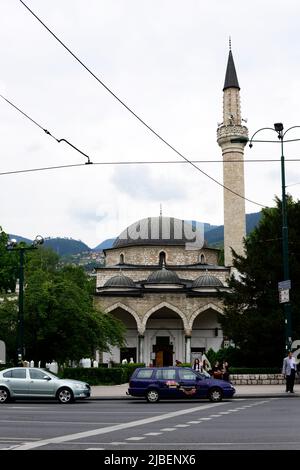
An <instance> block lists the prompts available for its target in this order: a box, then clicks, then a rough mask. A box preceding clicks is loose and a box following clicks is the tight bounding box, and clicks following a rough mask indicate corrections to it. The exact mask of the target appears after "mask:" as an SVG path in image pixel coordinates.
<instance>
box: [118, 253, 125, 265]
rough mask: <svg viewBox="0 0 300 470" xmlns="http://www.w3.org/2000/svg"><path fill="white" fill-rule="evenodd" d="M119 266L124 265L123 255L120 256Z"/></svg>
mask: <svg viewBox="0 0 300 470" xmlns="http://www.w3.org/2000/svg"><path fill="white" fill-rule="evenodd" d="M119 264H124V255H123V253H121V254H120V262H119Z"/></svg>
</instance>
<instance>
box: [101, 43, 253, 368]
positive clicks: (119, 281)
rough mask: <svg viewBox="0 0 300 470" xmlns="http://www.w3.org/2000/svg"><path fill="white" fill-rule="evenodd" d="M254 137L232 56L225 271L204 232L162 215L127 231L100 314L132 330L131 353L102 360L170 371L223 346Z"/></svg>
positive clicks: (111, 260)
mask: <svg viewBox="0 0 300 470" xmlns="http://www.w3.org/2000/svg"><path fill="white" fill-rule="evenodd" d="M247 136H248V129H247V128H246V127H245V126H243V125H242V119H241V110H240V87H239V83H238V79H237V74H236V69H235V65H234V60H233V55H232V51H231V50H230V51H229V56H228V62H227V69H226V75H225V83H224V88H223V122H222V123H221V124H220V125H219V127H218V130H217V142H218V144H219V146H220V147H221V149H222V155H223V184H224V266H222V265H220V264H219V250H218V249H215V248H210V247H209V246H207V243H206V242H205V240H204V236H203V227H198V226H197V227H194V226H193V225H192V224H191V223H188V222H186V221H183V220H180V219H176V218H170V217H164V216H162V215H160V216H159V217H147V218H145V219H142V220H139V221H137V222H136V223H135V224H132V225H131V226H130V227H128V228H126V229H125V230H124V231H123V232H122V233H121V234H120V235H119V237H118V238H117V239H116V240H115V242H114V244H113V247H112V248H110V249H106V250H105V265H104V267H101V268H98V269H97V282H96V295H95V305H96V308H98V309H99V310H101V311H102V312H105V313H110V314H112V315H113V316H115V317H116V318H118V319H120V320H121V321H122V322H123V323H124V325H125V326H126V347H125V348H121V349H119V348H113V349H112V351H111V353H110V354H108V353H103V354H102V356H103V357H102V361H103V362H108V361H109V360H113V361H114V362H121V361H122V360H124V359H127V360H128V362H129V360H130V359H131V358H132V360H133V361H134V362H144V363H146V364H147V365H149V364H151V365H153V366H169V365H173V364H174V362H175V360H180V361H181V362H190V361H191V360H193V359H194V358H195V357H197V356H199V355H200V354H201V353H205V352H207V351H208V350H209V349H210V348H213V349H214V350H215V351H217V350H218V349H219V348H220V347H222V346H224V337H223V332H222V329H221V327H220V324H219V322H218V316H219V314H222V312H223V303H222V292H224V291H227V290H228V287H227V282H226V281H227V280H228V278H229V276H230V275H231V273H232V270H233V267H232V251H231V248H233V249H234V250H235V252H237V253H238V254H242V253H243V237H245V234H246V227H245V200H244V199H243V196H244V164H243V158H244V146H245V142H246V139H245V137H247ZM243 138H244V139H243ZM232 139H235V140H238V139H240V141H238V142H232ZM239 195H240V196H242V197H240V196H239Z"/></svg>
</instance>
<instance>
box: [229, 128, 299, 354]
mask: <svg viewBox="0 0 300 470" xmlns="http://www.w3.org/2000/svg"><path fill="white" fill-rule="evenodd" d="M299 127H300V126H292V127H290V128H289V129H287V130H286V131H285V132H283V129H284V128H283V124H282V123H281V122H277V123H275V124H274V128H272V127H263V128H261V129H258V131H256V132H254V134H253V136H252V137H251V139H250V140H249V139H248V138H247V137H243V136H241V137H237V138H235V139H232V140H231V142H233V143H234V142H241V141H243V142H247V141H248V140H249V147H250V148H252V147H253V142H269V143H270V142H272V143H278V141H277V140H275V141H274V140H253V138H254V136H255V135H256V134H258V133H259V132H260V131H263V130H271V131H273V132H276V133H277V137H278V139H279V141H280V144H281V189H282V258H283V281H282V282H279V283H278V288H279V294H280V303H283V310H284V322H285V350H286V353H287V351H289V350H290V349H291V345H292V315H291V305H290V296H289V291H290V289H291V281H290V279H289V277H290V274H289V247H288V224H287V206H286V194H285V188H286V184H285V168H284V153H283V143H284V142H295V141H298V140H300V139H292V140H284V137H285V135H286V134H287V133H288V132H289V131H290V130H291V129H295V128H299Z"/></svg>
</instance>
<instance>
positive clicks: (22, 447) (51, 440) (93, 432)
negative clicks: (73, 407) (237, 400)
mask: <svg viewBox="0 0 300 470" xmlns="http://www.w3.org/2000/svg"><path fill="white" fill-rule="evenodd" d="M226 404H227V403H226V402H221V403H211V404H208V405H201V406H196V407H194V408H188V409H185V410H179V411H172V412H170V413H165V414H160V416H152V417H149V418H144V419H139V420H136V421H131V422H129V423H123V424H117V425H115V426H107V427H106V428H98V429H93V430H91V431H83V432H78V433H74V434H68V435H64V436H57V437H53V438H49V439H41V440H40V441H38V442H29V443H26V444H24V445H20V446H19V447H18V448H17V449H16V450H29V449H35V448H37V447H42V446H46V445H48V444H60V443H62V442H68V441H74V440H76V439H81V438H84V437H91V436H98V435H100V434H108V433H110V432H114V431H120V430H121V429H130V428H134V427H136V426H143V425H145V424H150V423H155V422H156V421H163V420H166V419H170V418H175V417H178V416H183V415H186V414H190V413H194V414H195V413H196V412H198V411H202V410H207V409H210V408H215V407H219V406H224V405H226Z"/></svg>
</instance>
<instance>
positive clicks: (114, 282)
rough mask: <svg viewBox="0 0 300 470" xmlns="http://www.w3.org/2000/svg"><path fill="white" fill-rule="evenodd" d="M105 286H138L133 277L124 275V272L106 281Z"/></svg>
mask: <svg viewBox="0 0 300 470" xmlns="http://www.w3.org/2000/svg"><path fill="white" fill-rule="evenodd" d="M103 287H120V288H122V287H127V288H128V287H129V288H133V287H136V285H135V283H134V281H133V280H132V279H131V277H128V276H124V274H117V275H116V276H113V277H111V278H110V279H108V280H107V281H106V283H105V284H104V286H103Z"/></svg>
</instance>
